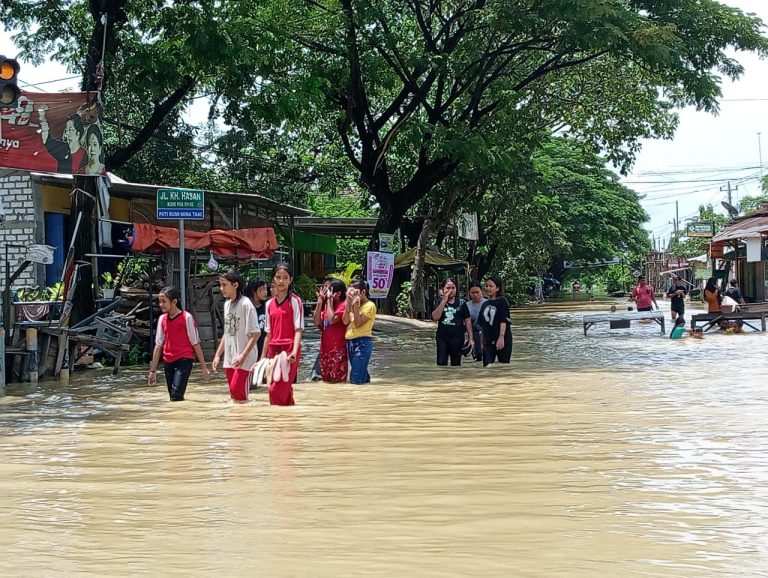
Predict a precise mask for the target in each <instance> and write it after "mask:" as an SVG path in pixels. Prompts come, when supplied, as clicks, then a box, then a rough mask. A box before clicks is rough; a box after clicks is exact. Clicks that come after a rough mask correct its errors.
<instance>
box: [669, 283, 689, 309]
mask: <svg viewBox="0 0 768 578" xmlns="http://www.w3.org/2000/svg"><path fill="white" fill-rule="evenodd" d="M675 291H682V292H683V294H682V295H675ZM686 295H688V289H686V288H685V286H684V285H674V284H673V285H670V287H669V289H668V290H667V296H668V297H671V298H672V306H673V307H682V306H684V305H685V296H686Z"/></svg>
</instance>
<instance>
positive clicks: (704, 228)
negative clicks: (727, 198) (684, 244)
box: [686, 221, 712, 237]
mask: <svg viewBox="0 0 768 578" xmlns="http://www.w3.org/2000/svg"><path fill="white" fill-rule="evenodd" d="M686 236H688V237H711V236H712V223H710V222H708V221H699V222H697V223H690V224H689V225H688V230H687V231H686Z"/></svg>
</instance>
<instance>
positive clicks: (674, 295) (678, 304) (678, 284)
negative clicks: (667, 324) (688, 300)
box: [667, 275, 688, 321]
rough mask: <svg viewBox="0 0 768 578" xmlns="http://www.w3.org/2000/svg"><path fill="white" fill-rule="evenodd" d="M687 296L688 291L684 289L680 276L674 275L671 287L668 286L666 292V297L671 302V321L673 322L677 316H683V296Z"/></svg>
mask: <svg viewBox="0 0 768 578" xmlns="http://www.w3.org/2000/svg"><path fill="white" fill-rule="evenodd" d="M687 294H688V289H686V287H685V285H684V284H683V280H682V279H681V278H680V275H675V276H674V277H673V278H672V285H670V286H669V289H668V290H667V297H669V298H670V299H671V300H672V306H671V309H672V321H674V320H675V319H676V318H677V316H678V315H679V316H680V317H682V316H683V315H684V314H685V296H686V295H687Z"/></svg>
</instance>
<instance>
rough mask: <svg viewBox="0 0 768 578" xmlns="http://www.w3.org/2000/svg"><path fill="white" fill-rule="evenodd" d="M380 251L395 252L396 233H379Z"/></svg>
mask: <svg viewBox="0 0 768 578" xmlns="http://www.w3.org/2000/svg"><path fill="white" fill-rule="evenodd" d="M379 251H381V252H382V253H394V252H395V234H394V233H379Z"/></svg>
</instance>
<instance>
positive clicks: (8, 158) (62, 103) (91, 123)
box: [0, 91, 106, 175]
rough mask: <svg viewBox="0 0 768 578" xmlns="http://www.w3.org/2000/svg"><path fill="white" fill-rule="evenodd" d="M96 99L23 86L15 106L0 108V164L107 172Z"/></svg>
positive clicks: (30, 168) (57, 170)
mask: <svg viewBox="0 0 768 578" xmlns="http://www.w3.org/2000/svg"><path fill="white" fill-rule="evenodd" d="M89 97H90V100H89ZM93 99H94V95H92V94H91V95H89V94H87V93H84V92H72V93H62V94H48V93H45V92H26V91H22V93H21V96H20V97H19V103H18V106H17V107H16V108H3V109H2V110H0V167H2V168H8V169H22V170H27V171H38V172H46V173H64V174H81V175H82V174H85V175H103V174H104V173H105V172H106V171H105V168H104V138H103V136H102V132H101V124H100V117H101V106H100V105H98V104H97V103H96V102H94V100H93Z"/></svg>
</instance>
